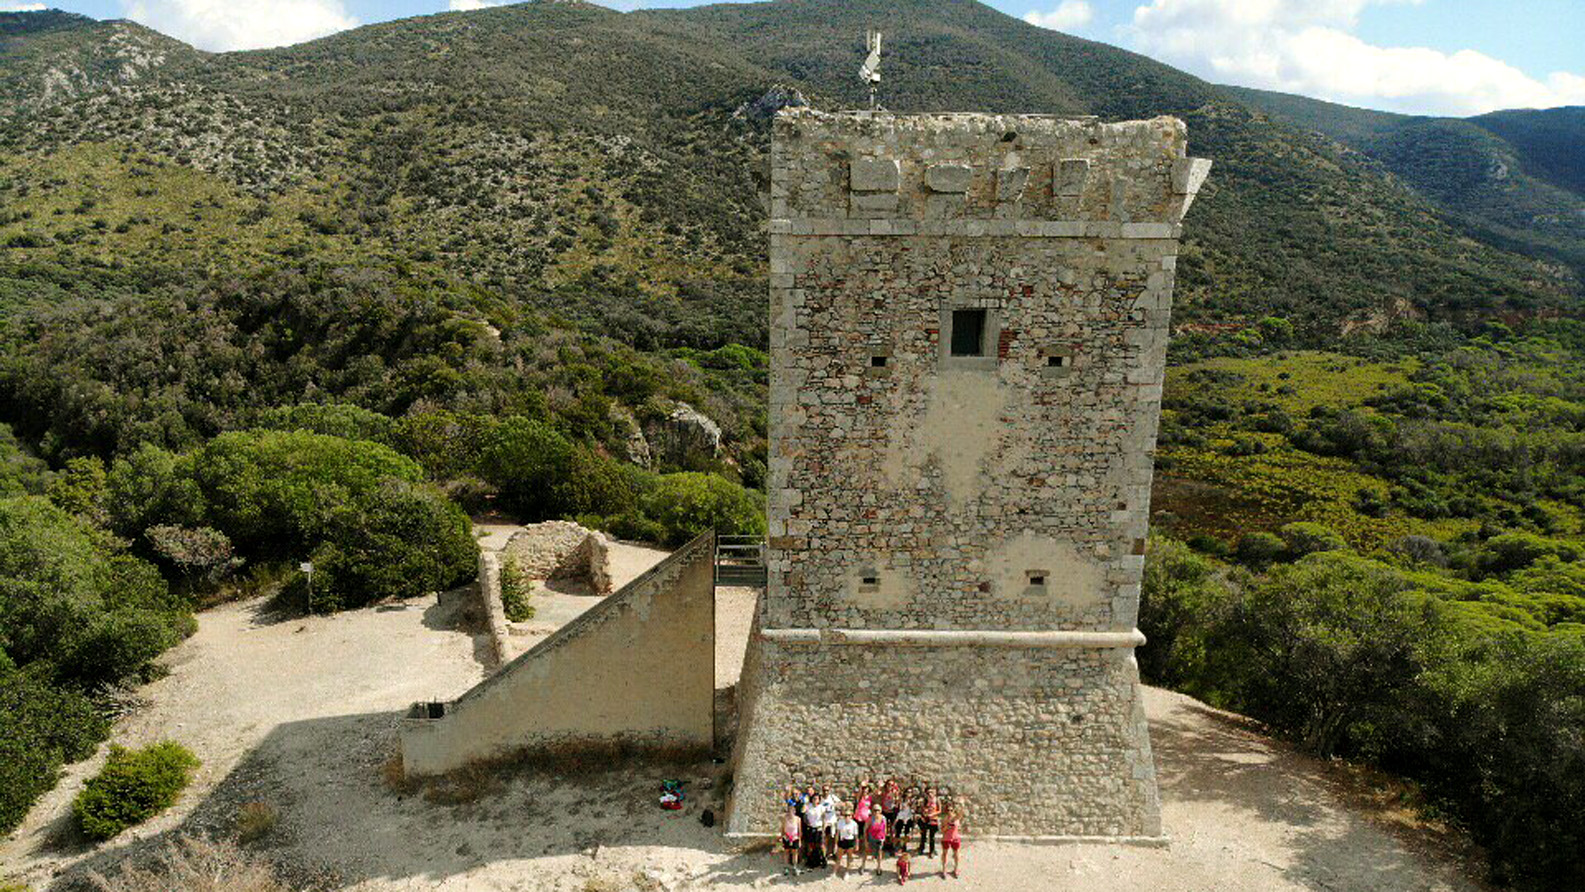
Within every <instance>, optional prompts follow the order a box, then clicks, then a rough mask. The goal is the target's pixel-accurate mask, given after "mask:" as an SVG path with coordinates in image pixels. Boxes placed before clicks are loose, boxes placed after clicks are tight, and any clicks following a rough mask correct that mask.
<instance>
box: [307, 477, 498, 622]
mask: <svg viewBox="0 0 1585 892" xmlns="http://www.w3.org/2000/svg"><path fill="white" fill-rule="evenodd" d="M478 558H479V545H478V542H477V541H476V540H475V539H474V538H473V525H472V523H470V522H469V520H468V516H467V515H466V514H464V513H463V512H462V509H461V508H458V507H457V506H456V505H455V504H453V503H452V502H451V501H450V500H448V499H446V498H445V497H444V496H442V495H440V494H439V493H437V492H435V491H434V490H432V489H429V488H427V487H425V486H422V485H418V484H412V483H405V482H401V481H392V482H390V483H388V484H386V485H385V486H384V487H382V488H381V489H378V490H376V491H374V492H371V493H368V494H366V495H365V496H364V497H363V498H361V499H360V500H358V501H357V502H355V503H352V504H349V505H346V506H343V507H341V508H340V509H338V510H336V511H335V512H333V513H332V514H331V516H330V517H329V518H328V519H327V522H326V527H325V531H324V539H323V541H322V543H321V544H320V545H319V547H318V548H316V549H314V552H313V562H314V570H315V581H314V589H313V592H312V595H313V600H312V603H311V604H310V605H309V606H310V609H312V610H315V611H321V612H322V611H327V610H341V609H345V608H350V607H361V606H363V605H365V604H368V603H370V602H372V601H375V600H379V599H382V598H408V597H414V596H417V595H422V594H426V593H428V592H436V591H444V590H446V589H449V588H451V587H452V586H455V585H458V584H460V583H461V582H463V581H465V580H466V579H468V578H469V577H470V576H472V575H473V573H474V570H475V567H476V566H477V562H478Z"/></svg>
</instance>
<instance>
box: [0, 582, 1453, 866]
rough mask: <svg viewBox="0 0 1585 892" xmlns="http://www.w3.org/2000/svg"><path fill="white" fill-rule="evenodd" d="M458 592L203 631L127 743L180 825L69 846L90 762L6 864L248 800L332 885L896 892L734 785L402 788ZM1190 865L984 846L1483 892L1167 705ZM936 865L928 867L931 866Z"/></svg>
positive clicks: (1285, 758) (209, 822)
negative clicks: (720, 808) (411, 736)
mask: <svg viewBox="0 0 1585 892" xmlns="http://www.w3.org/2000/svg"><path fill="white" fill-rule="evenodd" d="M459 602H460V599H459V598H456V597H451V598H445V597H443V598H442V599H441V600H439V601H437V600H436V599H433V598H431V599H426V600H424V601H422V602H413V603H410V604H401V605H394V606H386V607H376V608H372V609H368V610H360V611H354V612H351V613H346V614H341V615H338V616H334V617H315V618H310V619H305V620H293V621H288V622H283V623H274V624H271V623H269V622H268V621H266V620H264V619H263V618H261V617H260V616H259V615H258V614H257V612H256V610H255V608H256V605H252V604H239V605H228V606H225V607H222V608H218V609H216V610H211V611H208V612H206V613H204V614H203V615H201V616H200V617H199V631H198V633H197V634H196V635H195V636H194V637H193V638H192V639H190V640H188V641H187V642H185V643H183V644H182V645H180V646H179V647H177V648H176V649H175V650H174V651H172V652H171V654H170V655H169V663H170V666H171V674H170V675H169V677H167V678H165V679H162V680H161V681H158V682H156V683H154V684H151V685H149V686H147V687H146V688H145V689H144V691H143V694H144V696H145V697H146V698H147V705H146V706H145V707H144V708H142V709H140V710H138V711H136V712H135V713H134V714H132V715H129V716H128V717H126V718H125V719H123V720H122V721H121V722H119V723H118V725H117V727H116V733H115V739H116V740H117V741H119V742H124V743H143V742H147V741H152V740H156V739H159V738H162V737H169V738H173V739H177V740H180V741H182V742H184V743H186V744H187V745H189V746H190V747H192V748H193V750H194V751H195V752H196V753H198V755H199V757H200V758H201V759H203V761H204V766H203V768H202V769H201V771H200V772H199V776H198V778H197V780H196V782H195V784H194V786H193V787H192V788H191V789H190V790H189V791H188V793H187V794H186V795H185V796H184V798H183V800H182V802H181V803H180V804H179V805H178V806H177V807H176V808H174V809H172V810H171V811H170V812H168V813H167V814H165V815H162V816H160V817H159V818H157V819H155V820H154V821H152V822H150V823H149V824H147V825H144V826H142V827H140V828H137V829H135V830H133V831H129V832H128V833H127V834H125V835H123V836H122V837H120V838H118V839H117V840H115V842H114V843H113V844H111V845H109V846H105V847H101V848H99V849H97V850H93V849H80V848H74V847H72V846H70V845H67V846H66V847H63V848H62V847H55V846H54V845H53V844H52V843H51V837H52V835H53V834H54V833H55V832H56V831H57V830H59V828H60V827H61V826H63V825H64V823H65V815H66V813H67V811H68V808H69V802H70V798H71V796H72V795H73V794H74V793H75V792H76V790H77V788H78V786H79V785H80V783H81V780H82V778H83V777H84V776H86V775H87V774H89V773H91V771H92V770H93V769H95V768H96V767H97V764H96V763H94V762H90V763H87V764H83V765H77V766H73V767H72V768H71V769H69V770H68V772H67V775H66V778H65V779H64V780H63V782H62V784H61V785H60V787H59V788H57V789H56V790H55V791H54V792H53V793H51V794H50V795H49V796H47V797H45V799H44V800H42V801H41V802H40V803H39V805H38V806H37V807H36V808H35V809H34V811H33V813H32V814H31V815H30V816H29V817H28V820H27V822H26V823H25V824H24V825H23V827H22V828H21V829H20V830H19V831H18V832H17V833H16V834H14V835H13V836H12V837H10V838H8V839H7V840H6V841H5V842H4V844H3V846H0V864H3V865H5V869H6V870H13V871H18V872H21V873H23V874H24V875H25V878H26V879H28V880H29V881H30V882H33V883H34V884H35V885H37V886H39V887H41V888H42V887H43V886H44V885H45V884H46V883H47V881H48V880H49V878H50V877H51V876H52V875H53V874H55V873H56V872H58V871H62V870H69V871H71V872H77V871H81V870H82V869H84V868H87V867H94V868H97V869H104V868H106V867H108V866H109V865H111V864H113V863H115V862H116V861H117V860H118V859H120V858H122V857H124V856H125V855H126V854H127V853H128V852H132V851H137V850H141V849H143V848H145V847H147V846H149V845H151V844H158V843H160V842H162V841H163V840H165V839H168V838H169V837H170V835H171V834H173V833H194V832H197V833H202V832H210V833H224V832H227V831H228V828H229V827H230V825H231V822H232V821H233V820H234V817H235V814H236V809H237V807H238V806H239V805H241V804H242V803H245V802H252V801H262V802H266V803H269V804H270V805H271V806H273V807H274V808H275V809H276V810H277V811H278V812H279V814H280V824H279V826H278V827H277V828H276V829H275V830H274V831H273V832H272V833H271V835H270V836H268V837H266V839H265V840H263V841H262V842H261V843H260V846H261V851H263V852H264V853H265V854H267V855H268V856H269V857H271V858H272V859H274V860H276V861H278V862H280V863H281V864H283V865H286V866H287V867H288V868H289V869H290V873H291V875H293V876H307V875H320V876H325V877H331V878H333V880H332V882H330V884H329V885H330V886H331V887H333V888H340V889H349V890H358V892H387V890H420V889H425V890H427V889H441V890H567V892H588V890H596V889H601V890H617V889H630V888H646V889H660V888H669V889H681V888H687V889H702V888H716V887H735V886H747V887H756V888H757V887H770V886H783V885H786V886H797V887H799V888H807V889H811V890H817V889H837V888H844V889H845V888H852V887H863V888H878V887H879V886H880V885H887V886H890V885H891V884H893V883H894V882H895V880H894V878H893V877H892V876H891V875H890V874H888V875H887V876H886V877H884V878H882V879H876V878H875V877H874V876H873V875H871V876H866V877H862V878H860V877H848V878H845V879H835V878H831V877H829V876H826V875H824V874H821V875H810V874H805V875H804V876H802V877H799V878H796V879H793V878H783V877H780V876H778V875H777V871H776V868H775V866H774V864H773V862H772V859H771V856H770V855H769V854H768V853H764V852H757V853H742V852H740V851H737V850H735V849H734V848H733V847H730V846H728V845H727V844H726V843H725V841H724V840H723V839H722V838H721V836H720V834H719V832H718V830H712V829H707V828H705V827H703V826H701V825H700V824H699V822H698V821H697V820H695V818H696V817H697V815H698V810H699V809H700V808H702V807H704V806H706V805H711V804H715V805H718V798H719V794H720V792H721V791H722V774H721V773H722V771H723V769H722V767H721V766H716V765H712V764H709V763H704V764H700V765H695V766H691V767H687V768H682V769H676V768H671V769H658V768H652V767H638V766H631V765H609V764H602V765H592V766H587V767H586V768H585V769H584V770H580V771H578V772H576V773H573V774H568V773H565V772H564V773H561V774H551V773H548V772H543V771H532V770H517V771H513V772H510V773H508V774H505V775H503V776H501V777H499V778H498V779H497V780H496V781H495V784H494V788H493V789H491V790H489V791H487V792H486V793H485V794H484V795H483V796H482V797H480V798H479V799H478V800H477V801H474V802H471V803H467V804H461V805H453V806H443V805H436V804H432V803H430V802H426V801H424V800H423V799H422V798H420V797H417V796H401V795H398V794H396V793H393V792H391V791H390V790H388V789H387V788H386V787H385V786H384V785H383V784H382V782H381V779H380V768H381V765H382V764H383V763H384V762H385V761H386V759H387V758H388V756H389V755H390V754H391V753H392V752H393V748H394V733H395V728H396V725H397V723H398V721H399V718H400V715H401V712H402V710H403V709H405V707H406V706H407V705H408V704H409V703H411V702H413V701H416V700H423V699H445V698H450V697H454V696H456V695H457V694H459V693H461V692H462V691H463V690H466V689H467V688H468V687H469V686H471V685H472V684H474V683H476V682H477V681H478V680H479V679H480V678H481V677H482V675H483V670H482V668H481V664H480V663H479V661H478V660H477V659H476V657H475V654H476V653H478V652H479V648H480V647H481V646H482V643H481V642H479V641H476V640H475V637H474V636H473V635H470V634H469V633H467V632H465V631H461V630H459V624H460V620H461V617H460V615H459V611H458V610H457V608H456V607H455V606H453V605H455V604H456V603H459ZM752 609H753V598H752V597H751V596H750V595H749V594H747V593H744V592H741V591H737V592H728V593H725V596H724V597H723V598H722V599H721V603H720V616H719V617H718V629H719V630H720V632H721V638H722V646H721V649H720V650H721V656H720V659H721V661H722V663H723V664H725V665H724V666H723V669H722V671H721V672H720V675H721V676H722V680H723V682H728V681H730V680H732V679H734V678H735V675H736V673H735V667H733V666H732V665H731V664H732V662H733V660H735V659H736V660H740V659H741V653H742V644H743V640H744V639H745V638H746V635H747V632H748V618H749V616H750V614H751V612H752ZM1146 708H1147V711H1148V712H1149V714H1150V717H1151V722H1152V738H1153V740H1154V744H1155V749H1156V756H1157V760H1158V763H1159V765H1160V770H1161V780H1162V799H1163V812H1164V819H1165V823H1166V827H1167V831H1168V833H1169V834H1170V835H1171V837H1172V844H1171V846H1170V848H1166V849H1144V848H1128V847H1121V846H1104V845H1088V846H1019V845H1011V844H996V843H988V842H987V843H976V842H975V841H974V840H973V838H972V837H970V839H969V842H968V846H967V849H966V852H965V861H964V867H965V874H964V877H963V879H961V880H949V879H940V878H938V877H936V876H935V875H934V873H933V872H931V873H926V874H925V875H924V876H923V877H922V878H921V880H920V882H919V886H921V887H923V888H926V889H932V888H942V889H948V888H950V889H964V890H998V892H1004V890H1025V889H1027V890H1047V889H1061V890H1097V892H1099V890H1115V889H1119V888H1135V889H1150V890H1185V892H1189V890H1193V892H1201V890H1210V889H1216V890H1250V892H1255V890H1260V892H1267V890H1328V892H1366V890H1372V892H1377V890H1427V892H1429V890H1448V892H1455V890H1456V892H1463V890H1470V892H1474V890H1475V889H1476V887H1475V886H1474V885H1473V884H1470V883H1468V882H1466V881H1464V880H1462V879H1460V877H1459V875H1458V872H1457V871H1456V869H1454V868H1453V867H1452V866H1450V865H1447V864H1440V863H1433V862H1431V861H1429V860H1427V859H1426V858H1424V857H1422V856H1420V855H1417V854H1414V853H1412V852H1411V851H1410V850H1409V849H1408V848H1406V847H1405V845H1404V844H1403V843H1401V842H1400V841H1398V840H1397V839H1395V838H1394V836H1393V835H1391V834H1390V833H1388V832H1387V831H1386V830H1385V829H1383V828H1382V827H1381V826H1379V825H1378V824H1376V823H1374V822H1372V821H1371V820H1368V819H1366V818H1365V817H1362V816H1361V815H1359V814H1357V813H1353V812H1350V811H1349V810H1347V809H1346V808H1345V807H1344V806H1342V805H1341V804H1340V802H1339V801H1338V799H1337V798H1336V797H1335V796H1334V795H1333V794H1332V793H1331V792H1330V791H1329V786H1328V785H1329V783H1330V782H1331V781H1330V779H1329V775H1328V769H1327V768H1326V767H1325V766H1323V765H1320V764H1318V763H1316V762H1314V761H1313V760H1309V759H1306V758H1304V757H1301V756H1298V755H1295V754H1293V753H1292V752H1290V751H1289V750H1288V749H1287V748H1285V747H1283V746H1281V745H1279V744H1274V743H1272V742H1271V741H1269V740H1267V739H1265V738H1263V737H1261V736H1259V735H1257V734H1254V733H1251V732H1250V731H1249V730H1247V729H1246V728H1245V726H1244V723H1243V722H1241V721H1240V720H1238V719H1236V718H1235V717H1229V716H1226V715H1223V714H1220V713H1217V712H1216V711H1214V710H1211V709H1209V708H1207V707H1205V706H1203V705H1201V704H1199V703H1197V702H1195V701H1193V700H1191V699H1189V698H1187V697H1182V696H1179V695H1176V694H1172V693H1169V692H1165V691H1159V690H1149V691H1147V696H1146ZM663 776H679V777H682V778H683V779H684V780H685V781H686V782H687V788H688V790H689V791H690V797H691V798H690V808H689V809H688V810H687V811H686V812H683V813H672V812H664V811H661V810H660V809H658V808H657V807H656V806H655V789H656V787H657V785H658V782H659V780H660V779H661V777H663ZM926 867H928V865H925V864H923V863H918V864H917V865H916V871H918V870H920V869H921V868H926Z"/></svg>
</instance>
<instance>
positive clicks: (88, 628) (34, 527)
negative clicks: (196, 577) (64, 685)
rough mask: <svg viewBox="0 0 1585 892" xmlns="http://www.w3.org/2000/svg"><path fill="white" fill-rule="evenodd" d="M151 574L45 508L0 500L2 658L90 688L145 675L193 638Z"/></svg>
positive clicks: (34, 501) (177, 606)
mask: <svg viewBox="0 0 1585 892" xmlns="http://www.w3.org/2000/svg"><path fill="white" fill-rule="evenodd" d="M189 623H190V619H189V618H188V612H187V608H186V606H185V605H184V604H183V603H182V602H181V601H180V600H179V599H177V598H175V597H173V596H172V595H171V593H170V590H169V588H168V586H167V585H166V584H165V581H164V580H163V579H162V578H161V577H160V575H159V572H158V571H157V570H155V569H154V568H153V567H152V566H150V565H149V564H147V563H145V562H143V561H140V560H138V559H136V558H133V557H130V556H128V555H124V554H117V553H116V552H115V551H114V550H113V548H112V547H111V546H110V545H109V543H107V542H106V541H105V540H104V539H103V536H102V534H99V533H96V532H95V531H94V530H93V529H92V528H91V527H88V526H87V525H85V523H84V522H83V521H82V520H80V519H78V518H75V517H72V516H70V515H68V514H66V512H64V511H62V510H61V509H60V508H57V507H56V506H54V505H52V504H50V503H49V502H47V501H45V500H43V499H40V498H37V497H33V496H23V497H19V498H12V499H0V648H3V649H4V651H5V653H6V654H7V655H8V656H9V658H10V659H11V661H12V662H13V663H15V664H16V665H17V666H19V667H24V668H29V669H30V670H31V671H35V672H43V673H47V674H48V675H49V676H51V677H53V678H55V679H57V680H59V681H62V682H68V683H71V684H76V685H81V686H84V687H88V688H94V687H101V686H104V685H107V684H111V683H113V682H116V681H119V680H121V679H123V678H126V677H129V676H132V675H135V674H137V673H138V672H140V671H141V670H142V669H143V667H144V666H146V665H147V664H148V661H149V660H151V659H153V658H154V657H155V656H157V655H159V654H160V652H162V651H164V650H165V649H166V648H167V647H169V646H171V645H172V644H174V643H175V642H176V641H177V640H179V639H180V637H181V636H182V635H183V634H184V632H185V631H186V630H187V629H188V628H189Z"/></svg>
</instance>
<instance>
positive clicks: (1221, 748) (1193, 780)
mask: <svg viewBox="0 0 1585 892" xmlns="http://www.w3.org/2000/svg"><path fill="white" fill-rule="evenodd" d="M1152 694H1153V695H1155V696H1161V694H1159V693H1158V692H1152ZM1166 696H1170V697H1172V698H1173V701H1174V703H1173V706H1172V708H1171V709H1169V710H1167V714H1166V715H1162V716H1156V717H1153V718H1152V721H1151V742H1152V746H1153V749H1154V751H1155V756H1156V764H1157V770H1158V780H1159V783H1160V786H1161V797H1162V800H1163V805H1164V806H1165V812H1164V813H1165V816H1166V820H1167V827H1166V830H1167V833H1168V834H1169V835H1171V836H1177V835H1180V834H1181V833H1182V828H1175V827H1174V826H1173V825H1172V817H1173V814H1174V812H1175V811H1177V810H1178V808H1179V807H1183V806H1190V805H1193V804H1196V803H1208V804H1214V806H1215V807H1217V808H1218V809H1224V810H1226V811H1227V812H1229V813H1231V814H1237V813H1244V814H1246V815H1249V816H1251V817H1253V818H1256V819H1258V822H1259V823H1260V824H1262V825H1266V826H1267V827H1268V828H1270V830H1271V831H1272V832H1275V833H1277V834H1278V835H1279V836H1280V843H1281V844H1280V847H1278V848H1277V850H1278V851H1279V852H1281V853H1282V854H1285V855H1286V858H1285V859H1284V861H1285V863H1272V862H1270V861H1266V862H1264V863H1266V864H1267V866H1269V867H1272V868H1274V869H1276V870H1278V871H1279V872H1280V873H1281V875H1282V877H1283V878H1284V879H1286V880H1287V881H1288V882H1289V883H1291V884H1293V885H1295V886H1297V887H1299V888H1304V889H1317V890H1328V892H1343V890H1359V892H1364V890H1399V889H1402V890H1410V889H1413V890H1430V889H1439V888H1453V886H1449V885H1447V884H1445V883H1439V882H1437V881H1435V880H1434V879H1433V877H1434V874H1435V871H1434V870H1433V869H1432V868H1431V866H1430V865H1428V864H1427V863H1426V862H1425V861H1424V860H1422V859H1421V858H1420V857H1417V856H1416V855H1415V854H1413V853H1412V852H1411V851H1410V849H1411V848H1419V846H1417V845H1415V844H1416V843H1423V842H1424V841H1423V840H1413V839H1403V838H1395V837H1401V836H1407V835H1408V833H1407V832H1405V831H1402V828H1388V827H1386V826H1384V825H1382V824H1378V823H1376V822H1373V821H1371V820H1370V819H1369V818H1368V817H1367V816H1365V815H1362V814H1359V813H1356V812H1352V811H1349V810H1348V809H1347V808H1345V807H1344V806H1343V805H1342V804H1341V803H1340V802H1339V800H1338V799H1337V797H1336V796H1335V795H1333V791H1332V790H1331V789H1330V785H1329V783H1328V780H1327V774H1328V767H1327V765H1326V763H1325V762H1323V761H1322V760H1319V759H1315V758H1313V757H1310V756H1307V755H1305V754H1303V753H1300V752H1298V751H1297V750H1295V749H1294V748H1293V747H1291V746H1290V745H1288V744H1287V743H1284V742H1282V741H1280V740H1274V739H1272V738H1270V737H1266V736H1264V735H1262V734H1261V733H1260V732H1259V730H1258V726H1257V724H1256V723H1255V722H1253V721H1251V720H1249V719H1246V718H1244V717H1242V716H1237V715H1232V714H1229V713H1226V712H1222V711H1220V710H1216V709H1213V708H1211V707H1208V706H1206V705H1204V704H1202V703H1199V702H1197V701H1194V700H1191V699H1189V698H1187V697H1179V696H1176V695H1166ZM1405 843H1407V844H1408V847H1406V845H1405ZM1459 885H1464V884H1463V883H1459ZM1469 887H1470V888H1475V886H1474V884H1469Z"/></svg>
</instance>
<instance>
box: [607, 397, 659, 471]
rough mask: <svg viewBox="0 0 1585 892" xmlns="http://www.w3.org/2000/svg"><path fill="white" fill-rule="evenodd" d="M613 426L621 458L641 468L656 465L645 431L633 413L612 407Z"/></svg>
mask: <svg viewBox="0 0 1585 892" xmlns="http://www.w3.org/2000/svg"><path fill="white" fill-rule="evenodd" d="M611 426H612V427H613V428H615V430H616V436H617V441H618V446H617V448H618V449H619V450H620V455H619V456H618V457H619V458H621V459H622V460H623V461H625V462H627V463H628V464H634V465H638V466H639V467H641V468H648V467H650V466H651V465H652V464H654V460H655V457H654V455H653V454H652V453H651V452H650V448H649V440H647V439H645V437H644V429H643V428H641V427H639V424H638V419H636V418H634V417H633V413H632V412H629V411H627V410H626V409H623V408H621V407H620V406H612V407H611Z"/></svg>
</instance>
